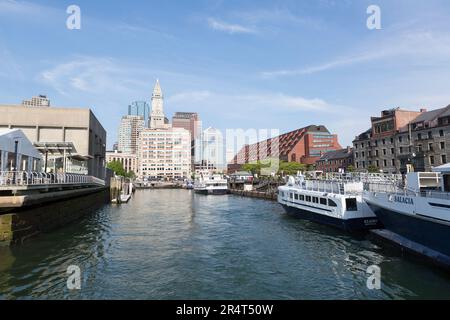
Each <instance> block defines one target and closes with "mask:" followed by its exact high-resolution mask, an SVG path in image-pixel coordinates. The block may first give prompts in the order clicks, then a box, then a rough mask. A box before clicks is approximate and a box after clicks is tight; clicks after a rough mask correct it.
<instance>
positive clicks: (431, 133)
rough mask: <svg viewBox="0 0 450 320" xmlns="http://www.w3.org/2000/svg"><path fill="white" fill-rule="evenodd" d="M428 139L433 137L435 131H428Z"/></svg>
mask: <svg viewBox="0 0 450 320" xmlns="http://www.w3.org/2000/svg"><path fill="white" fill-rule="evenodd" d="M428 139H433V132H431V131H428Z"/></svg>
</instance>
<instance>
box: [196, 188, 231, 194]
mask: <svg viewBox="0 0 450 320" xmlns="http://www.w3.org/2000/svg"><path fill="white" fill-rule="evenodd" d="M194 192H195V193H198V194H204V195H224V194H227V193H228V190H227V189H212V190H211V189H201V190H195V189H194Z"/></svg>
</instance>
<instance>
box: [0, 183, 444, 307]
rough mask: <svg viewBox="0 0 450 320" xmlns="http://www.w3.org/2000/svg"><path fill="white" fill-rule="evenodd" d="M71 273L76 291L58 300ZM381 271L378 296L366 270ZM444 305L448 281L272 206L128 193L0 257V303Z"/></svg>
mask: <svg viewBox="0 0 450 320" xmlns="http://www.w3.org/2000/svg"><path fill="white" fill-rule="evenodd" d="M71 265H75V266H79V268H80V270H81V289H80V290H69V289H68V288H67V279H68V277H69V275H68V274H67V268H68V267H69V266H71ZM371 265H377V266H379V267H380V268H381V289H380V290H370V289H368V288H367V279H368V277H369V274H367V268H368V267H369V266H371ZM416 298H420V299H449V298H450V276H449V275H448V274H446V273H444V272H443V271H440V270H439V269H436V268H434V267H432V266H429V265H426V264H422V263H420V262H417V261H413V260H410V259H405V258H402V257H401V256H399V255H398V253H397V252H392V251H389V250H387V249H383V248H380V247H378V246H377V245H375V244H373V243H371V242H370V241H367V240H364V239H356V238H352V237H350V236H348V235H346V234H345V233H343V232H340V231H337V230H334V229H331V228H328V227H325V226H321V225H317V224H314V223H311V222H307V221H302V220H298V219H295V218H291V217H289V216H287V215H286V214H285V213H284V211H283V209H282V208H281V206H280V205H278V203H276V202H272V201H267V200H259V199H253V198H243V197H239V196H234V195H225V196H203V195H198V194H194V193H193V192H192V191H188V190H138V191H137V192H136V193H135V195H134V196H133V198H132V200H131V201H130V202H129V203H128V204H125V205H121V206H117V205H106V206H104V207H103V208H101V209H99V210H96V211H93V212H92V213H91V214H89V215H87V216H85V217H84V218H83V219H81V220H79V221H77V222H75V223H73V224H71V225H69V226H67V227H65V228H62V229H59V230H57V231H54V232H52V233H49V234H44V235H41V236H39V237H37V238H35V239H32V240H30V241H29V242H27V243H25V244H24V245H21V246H14V247H0V299H416Z"/></svg>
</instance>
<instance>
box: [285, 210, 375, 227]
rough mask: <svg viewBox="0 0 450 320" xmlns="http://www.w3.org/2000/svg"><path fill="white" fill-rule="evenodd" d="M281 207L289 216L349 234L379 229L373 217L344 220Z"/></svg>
mask: <svg viewBox="0 0 450 320" xmlns="http://www.w3.org/2000/svg"><path fill="white" fill-rule="evenodd" d="M282 206H283V208H284V210H286V213H287V214H289V215H290V216H293V217H296V218H300V219H304V220H309V221H313V222H316V223H320V224H324V225H328V226H331V227H334V228H338V229H341V230H345V231H347V232H350V233H354V232H362V231H367V230H370V229H375V228H379V227H380V224H379V222H378V219H377V218H375V217H373V218H356V219H346V220H344V219H338V218H333V217H330V216H327V215H324V214H318V213H315V212H311V211H308V210H303V209H299V208H295V207H291V206H287V205H284V204H282Z"/></svg>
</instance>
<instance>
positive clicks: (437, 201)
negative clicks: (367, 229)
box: [363, 165, 450, 264]
mask: <svg viewBox="0 0 450 320" xmlns="http://www.w3.org/2000/svg"><path fill="white" fill-rule="evenodd" d="M365 189H366V190H365V191H364V197H363V198H364V200H365V201H366V203H367V204H368V205H369V207H371V209H372V210H373V211H374V213H375V214H376V215H377V217H378V218H379V219H380V221H381V222H382V224H383V226H384V228H385V229H386V231H385V232H384V234H383V236H384V237H385V238H387V239H388V240H391V241H392V242H395V243H397V244H399V245H401V246H403V247H406V248H407V249H409V250H411V251H413V252H415V253H418V254H420V255H425V256H428V257H430V258H433V259H434V260H438V261H440V262H443V263H445V264H449V263H450V165H444V166H442V167H438V168H435V172H412V173H408V174H407V176H406V183H401V182H400V181H398V182H397V183H391V184H385V183H374V182H371V183H367V184H366V186H365Z"/></svg>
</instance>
